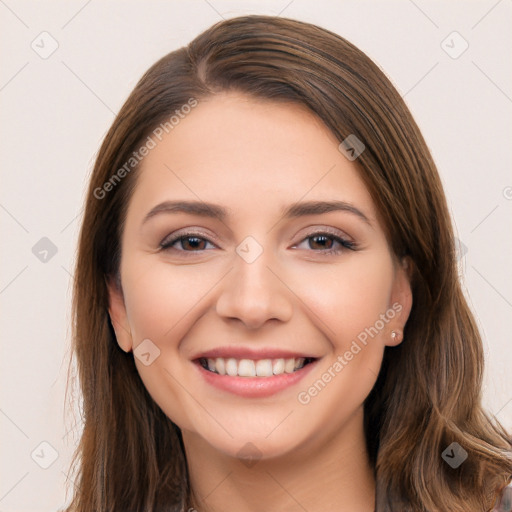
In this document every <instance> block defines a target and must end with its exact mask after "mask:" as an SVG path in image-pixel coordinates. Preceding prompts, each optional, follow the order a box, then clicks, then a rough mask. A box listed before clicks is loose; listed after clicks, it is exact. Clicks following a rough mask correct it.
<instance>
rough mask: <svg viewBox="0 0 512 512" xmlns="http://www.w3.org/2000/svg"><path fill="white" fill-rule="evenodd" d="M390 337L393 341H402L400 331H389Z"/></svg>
mask: <svg viewBox="0 0 512 512" xmlns="http://www.w3.org/2000/svg"><path fill="white" fill-rule="evenodd" d="M391 338H393V341H398V342H400V341H402V332H401V331H391Z"/></svg>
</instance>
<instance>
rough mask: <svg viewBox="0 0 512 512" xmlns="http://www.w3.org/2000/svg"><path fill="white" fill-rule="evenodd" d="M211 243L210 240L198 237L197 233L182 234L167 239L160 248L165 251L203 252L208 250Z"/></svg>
mask: <svg viewBox="0 0 512 512" xmlns="http://www.w3.org/2000/svg"><path fill="white" fill-rule="evenodd" d="M209 243H211V242H210V241H209V240H207V239H206V238H204V237H202V236H198V235H197V233H185V234H183V233H181V234H179V235H173V236H172V237H171V238H168V239H165V240H164V241H163V242H161V243H160V247H161V248H162V249H163V250H165V251H171V250H176V251H180V252H202V251H204V250H205V249H206V247H205V245H206V244H209ZM212 245H213V244H212ZM175 246H176V247H175Z"/></svg>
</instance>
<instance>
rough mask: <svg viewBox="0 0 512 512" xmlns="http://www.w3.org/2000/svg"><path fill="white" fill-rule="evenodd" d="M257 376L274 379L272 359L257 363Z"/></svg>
mask: <svg viewBox="0 0 512 512" xmlns="http://www.w3.org/2000/svg"><path fill="white" fill-rule="evenodd" d="M256 375H257V376H258V377H272V361H271V360H270V359H261V360H260V361H257V363H256Z"/></svg>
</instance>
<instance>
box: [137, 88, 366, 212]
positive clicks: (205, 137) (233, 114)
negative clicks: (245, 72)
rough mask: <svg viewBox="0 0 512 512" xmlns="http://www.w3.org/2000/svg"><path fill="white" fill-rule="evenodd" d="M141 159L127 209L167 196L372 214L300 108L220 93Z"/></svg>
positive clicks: (349, 167) (316, 124) (328, 141)
mask: <svg viewBox="0 0 512 512" xmlns="http://www.w3.org/2000/svg"><path fill="white" fill-rule="evenodd" d="M156 142H157V144H156V146H155V147H154V148H153V149H151V151H150V152H149V154H148V155H147V156H145V157H144V159H143V161H142V163H141V167H140V169H139V172H140V173H141V174H140V176H139V179H138V182H137V187H136V189H135V193H134V196H133V198H132V203H133V208H135V209H142V208H147V207H148V206H150V203H152V204H153V205H154V204H156V203H157V202H160V201H165V200H169V199H178V198H179V199H181V198H188V199H195V200H204V201H211V202H216V203H221V204H225V205H226V206H228V208H229V209H230V210H232V211H235V212H236V211H239V212H243V211H244V209H252V211H254V209H255V208H256V210H262V209H263V208H265V209H267V207H268V208H271V207H274V208H275V210H276V211H277V210H280V209H282V206H283V205H288V204H289V203H292V202H297V201H300V200H301V199H303V200H308V201H311V200H316V199H322V200H345V201H348V202H351V203H354V204H357V205H358V206H360V207H361V208H365V211H366V212H367V214H368V217H370V218H371V219H374V218H375V213H376V212H375V209H374V205H373V202H372V200H371V197H370V195H369V192H368V191H367V189H366V187H365V185H364V183H363V181H362V180H361V178H360V176H359V170H358V168H357V166H356V164H355V162H351V161H349V160H348V159H347V158H345V156H344V155H343V154H342V153H341V152H340V151H339V150H338V145H339V141H337V140H336V138H335V137H334V135H333V134H332V133H331V132H330V130H329V129H328V128H327V127H326V126H325V125H324V124H323V123H322V121H321V120H320V119H319V118H317V117H316V116H315V115H314V114H313V113H311V112H310V111H309V110H307V109H306V108H305V107H303V106H300V105H297V104H292V103H283V102H274V101H266V100H260V99H256V98H253V97H250V96H247V95H244V94H242V93H232V92H230V93H223V94H219V95H216V96H212V97H209V98H207V99H206V100H202V101H200V102H199V105H198V106H196V107H195V108H194V109H192V111H191V112H190V113H189V114H187V115H186V116H183V117H182V118H181V119H180V121H179V123H178V124H176V125H175V126H174V127H173V128H172V130H171V131H169V133H167V134H165V135H164V136H163V137H162V140H161V141H156Z"/></svg>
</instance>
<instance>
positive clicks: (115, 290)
mask: <svg viewBox="0 0 512 512" xmlns="http://www.w3.org/2000/svg"><path fill="white" fill-rule="evenodd" d="M106 282H107V289H108V302H109V308H108V314H109V315H110V321H111V322H112V326H113V327H114V331H115V333H116V339H117V343H118V345H119V346H120V347H121V349H123V350H124V351H125V352H131V350H132V348H133V340H132V333H131V329H130V324H129V322H128V315H127V314H126V307H125V304H124V297H123V291H122V288H121V284H120V280H115V279H114V278H113V277H109V278H107V279H106Z"/></svg>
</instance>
